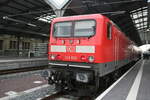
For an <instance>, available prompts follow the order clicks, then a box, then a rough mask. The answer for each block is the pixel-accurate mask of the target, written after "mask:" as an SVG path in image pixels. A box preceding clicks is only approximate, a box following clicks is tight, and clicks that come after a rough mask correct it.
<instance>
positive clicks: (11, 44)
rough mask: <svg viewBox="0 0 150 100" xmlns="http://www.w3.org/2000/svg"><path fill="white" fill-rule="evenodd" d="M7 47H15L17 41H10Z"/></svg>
mask: <svg viewBox="0 0 150 100" xmlns="http://www.w3.org/2000/svg"><path fill="white" fill-rule="evenodd" d="M9 49H17V41H10V45H9Z"/></svg>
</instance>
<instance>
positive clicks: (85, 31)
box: [74, 20, 95, 37]
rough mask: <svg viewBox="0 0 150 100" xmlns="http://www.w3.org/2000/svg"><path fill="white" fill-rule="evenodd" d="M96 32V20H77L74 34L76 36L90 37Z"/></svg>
mask: <svg viewBox="0 0 150 100" xmlns="http://www.w3.org/2000/svg"><path fill="white" fill-rule="evenodd" d="M94 34H95V21H94V20H82V21H76V22H75V28H74V36H75V37H89V36H93V35H94Z"/></svg>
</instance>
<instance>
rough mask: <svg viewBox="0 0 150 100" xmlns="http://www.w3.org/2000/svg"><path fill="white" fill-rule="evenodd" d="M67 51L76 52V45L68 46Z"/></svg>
mask: <svg viewBox="0 0 150 100" xmlns="http://www.w3.org/2000/svg"><path fill="white" fill-rule="evenodd" d="M66 51H67V52H75V47H74V46H68V47H67V50H66Z"/></svg>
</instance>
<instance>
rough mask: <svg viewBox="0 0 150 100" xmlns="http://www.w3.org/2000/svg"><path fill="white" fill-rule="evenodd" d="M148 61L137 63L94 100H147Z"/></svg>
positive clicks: (149, 89)
mask: <svg viewBox="0 0 150 100" xmlns="http://www.w3.org/2000/svg"><path fill="white" fill-rule="evenodd" d="M149 65H150V61H148V60H140V61H138V62H137V63H136V64H135V65H134V66H133V67H132V68H131V69H129V71H128V72H126V73H125V74H124V75H123V76H122V77H121V78H120V79H118V80H117V81H116V82H115V83H114V84H113V85H111V86H110V87H109V88H108V89H107V90H106V91H104V92H103V93H102V94H100V95H99V96H98V97H97V98H96V99H95V100H149V95H150V85H149V83H150V74H149V73H150V67H149Z"/></svg>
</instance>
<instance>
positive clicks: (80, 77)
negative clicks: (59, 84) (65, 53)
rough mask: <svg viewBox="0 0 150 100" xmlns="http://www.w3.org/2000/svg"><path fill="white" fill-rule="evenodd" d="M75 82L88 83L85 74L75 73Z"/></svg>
mask: <svg viewBox="0 0 150 100" xmlns="http://www.w3.org/2000/svg"><path fill="white" fill-rule="evenodd" d="M76 80H77V81H79V82H83V83H88V82H89V78H88V74H86V73H77V74H76Z"/></svg>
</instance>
